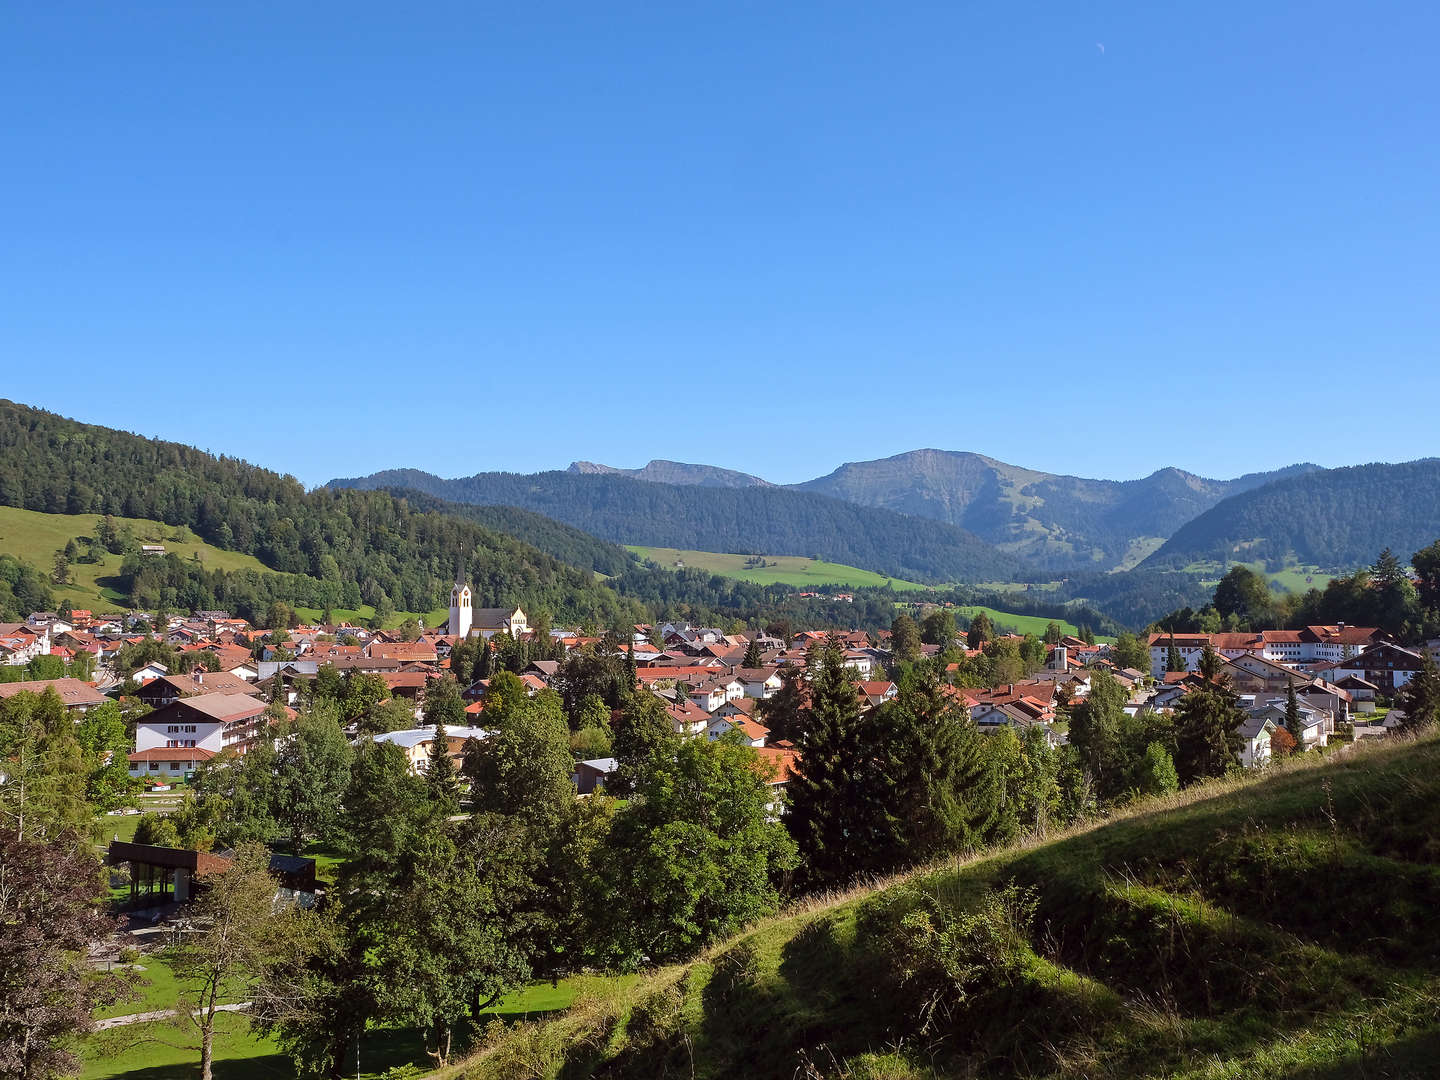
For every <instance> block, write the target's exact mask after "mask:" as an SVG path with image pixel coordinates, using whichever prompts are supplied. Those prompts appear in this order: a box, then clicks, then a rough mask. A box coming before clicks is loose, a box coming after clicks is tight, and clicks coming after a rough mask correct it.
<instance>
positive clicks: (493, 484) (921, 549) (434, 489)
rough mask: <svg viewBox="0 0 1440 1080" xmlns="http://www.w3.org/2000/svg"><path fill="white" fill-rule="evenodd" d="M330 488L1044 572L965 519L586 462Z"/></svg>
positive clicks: (892, 565) (591, 527)
mask: <svg viewBox="0 0 1440 1080" xmlns="http://www.w3.org/2000/svg"><path fill="white" fill-rule="evenodd" d="M330 486H331V487H339V488H346V487H349V488H384V489H391V490H393V489H401V488H405V489H410V490H415V491H422V492H424V493H426V494H428V495H433V496H435V497H437V498H440V499H445V500H447V501H449V502H455V503H476V504H481V505H492V504H499V505H504V506H518V507H521V508H522V509H525V510H531V511H534V512H535V513H538V514H544V515H545V516H546V517H550V518H554V519H555V520H557V521H562V522H564V523H565V524H567V525H572V526H574V527H575V528H577V529H583V530H584V531H585V532H587V533H590V534H591V535H592V536H598V537H600V538H601V539H603V540H609V541H612V542H615V543H625V544H642V545H647V546H652V547H673V548H681V549H686V550H698V551H723V552H732V553H739V554H756V555H804V556H813V557H818V558H820V559H823V560H825V561H828V562H836V563H843V564H845V565H846V566H858V567H860V568H861V569H864V570H873V571H875V572H876V573H879V574H885V575H888V576H891V577H897V578H904V579H906V580H909V581H920V582H925V583H934V584H939V583H945V582H986V581H1014V580H1022V581H1024V580H1032V579H1033V578H1034V570H1033V568H1032V567H1030V566H1028V565H1027V564H1026V563H1025V562H1024V560H1022V559H1019V558H1017V557H1015V556H1014V555H1008V554H1006V553H1004V552H1002V551H999V550H997V549H996V548H995V547H994V546H992V545H990V544H987V543H986V542H985V541H983V540H981V539H980V538H979V537H977V536H975V535H974V534H973V533H971V532H969V531H967V530H965V529H962V528H958V527H956V526H954V525H949V524H946V523H944V522H939V521H929V520H926V519H924V518H915V517H907V516H905V515H903V514H897V513H895V512H893V511H890V510H885V509H882V508H878V507H866V506H857V505H855V504H854V503H848V502H843V501H841V500H839V499H831V498H827V497H825V496H823V495H815V494H811V493H810V492H805V491H794V490H791V489H789V488H783V487H775V486H773V485H767V486H765V487H757V486H753V485H752V486H749V487H704V486H701V485H697V484H665V483H658V482H655V481H647V480H637V479H634V478H633V477H630V476H625V475H620V474H617V473H611V472H600V473H585V472H576V471H566V472H542V473H533V474H529V475H522V474H517V473H493V472H492V473H477V474H476V475H474V476H465V477H458V478H456V479H453V480H446V479H442V478H441V477H438V476H434V475H432V474H430V473H426V472H421V471H419V470H417V469H391V470H387V471H385V472H378V473H373V474H372V475H370V476H363V477H356V478H352V479H340V480H332V481H331V482H330Z"/></svg>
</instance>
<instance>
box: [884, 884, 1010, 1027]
mask: <svg viewBox="0 0 1440 1080" xmlns="http://www.w3.org/2000/svg"><path fill="white" fill-rule="evenodd" d="M1035 909H1036V898H1035V892H1034V890H1033V889H1028V888H1021V887H1020V886H1018V885H1015V884H1013V883H1012V884H1009V885H1006V886H1004V887H1003V888H999V889H990V890H988V891H987V892H986V893H985V895H984V896H983V897H982V898H981V900H980V903H979V904H978V905H977V906H976V907H975V908H974V909H973V910H953V909H950V908H948V907H946V906H945V905H944V904H942V903H941V902H940V899H939V898H938V897H937V896H936V895H935V894H934V893H931V892H927V891H924V890H921V889H918V888H913V887H911V888H901V889H892V890H889V891H888V892H887V893H883V894H881V896H880V897H877V903H875V904H874V905H872V906H871V909H870V911H868V912H867V913H866V914H865V915H864V916H862V917H863V918H865V919H866V921H867V922H868V923H870V926H869V927H868V929H870V930H871V932H874V931H879V933H878V936H877V940H878V941H879V942H880V944H881V948H882V959H883V960H884V962H885V967H886V968H887V969H888V971H887V972H886V974H887V975H888V977H889V980H890V981H892V982H893V983H894V984H895V986H894V989H895V991H896V992H897V994H900V993H903V994H904V995H905V996H906V997H907V998H909V999H910V1000H914V1001H918V1002H919V1003H920V1009H919V1013H918V1016H917V1017H916V1020H917V1021H918V1030H919V1031H920V1033H922V1034H925V1033H928V1032H930V1031H932V1030H934V1029H935V1028H936V1027H937V1026H938V1025H940V1024H948V1023H949V1022H950V1021H951V1020H952V1019H953V1018H954V1016H955V1014H956V1013H957V1012H958V1011H960V1010H961V1009H963V1008H965V1007H966V1006H968V1005H970V1004H971V1003H973V1002H974V1001H975V1000H976V999H978V998H981V997H983V996H985V995H986V994H989V993H991V992H993V991H996V990H1000V989H1002V988H1008V987H1012V986H1014V985H1015V984H1016V983H1017V982H1019V981H1020V980H1021V979H1022V977H1023V976H1024V975H1025V973H1026V972H1027V971H1029V969H1030V966H1031V961H1032V958H1033V956H1034V953H1033V952H1032V950H1031V948H1030V942H1029V936H1028V934H1029V930H1030V926H1031V923H1032V922H1033V921H1034V918H1035ZM877 924H878V925H877Z"/></svg>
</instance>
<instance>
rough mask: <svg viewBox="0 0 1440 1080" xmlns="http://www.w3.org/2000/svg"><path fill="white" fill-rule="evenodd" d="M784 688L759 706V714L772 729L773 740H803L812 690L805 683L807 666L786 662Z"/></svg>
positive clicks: (762, 720)
mask: <svg viewBox="0 0 1440 1080" xmlns="http://www.w3.org/2000/svg"><path fill="white" fill-rule="evenodd" d="M779 674H780V689H779V690H777V691H776V692H775V693H774V694H772V695H771V696H770V697H768V698H763V699H762V700H761V701H759V702H758V703H757V704H756V706H755V717H756V719H758V720H759V721H760V722H761V723H762V724H764V725H765V726H766V727H768V728H769V729H770V739H769V741H770V742H772V743H777V742H781V741H782V740H786V739H788V740H789V741H791V742H797V741H798V740H799V736H800V733H801V732H802V731H804V730H805V728H806V727H807V726H808V724H809V717H810V691H809V688H808V687H807V686H806V685H805V669H804V668H803V667H801V666H800V665H799V664H786V665H785V666H784V667H782V668H781V669H780V671H779Z"/></svg>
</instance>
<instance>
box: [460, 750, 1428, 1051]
mask: <svg viewBox="0 0 1440 1080" xmlns="http://www.w3.org/2000/svg"><path fill="white" fill-rule="evenodd" d="M1437 837H1440V741H1437V738H1436V737H1435V736H1433V735H1432V736H1429V737H1427V738H1425V739H1423V740H1421V741H1409V740H1392V741H1390V742H1387V743H1385V744H1382V745H1379V746H1374V747H1365V746H1361V747H1357V748H1356V749H1354V750H1351V751H1345V752H1343V753H1337V754H1333V755H1332V756H1329V757H1320V756H1319V755H1306V757H1304V758H1301V759H1299V760H1298V761H1295V762H1293V763H1289V764H1286V765H1283V766H1280V767H1278V768H1276V769H1275V770H1274V771H1273V772H1272V773H1270V774H1268V775H1264V776H1260V777H1256V776H1253V775H1250V776H1244V777H1237V778H1235V779H1230V780H1225V781H1219V782H1214V783H1211V784H1207V785H1203V786H1201V787H1197V788H1193V789H1190V790H1188V791H1186V792H1183V793H1181V794H1179V795H1175V796H1170V797H1165V798H1160V799H1155V800H1148V801H1146V802H1144V803H1141V804H1139V805H1137V806H1136V807H1134V808H1132V809H1130V810H1127V811H1123V812H1120V813H1118V814H1116V815H1115V816H1114V818H1112V820H1110V821H1109V822H1108V823H1104V824H1098V825H1090V826H1085V827H1081V828H1078V829H1076V830H1074V831H1072V832H1070V833H1068V834H1065V835H1061V836H1059V837H1057V838H1053V839H1050V840H1048V841H1042V842H1030V843H1027V844H1022V845H1019V846H1017V847H1015V848H1012V849H1009V850H1005V851H1002V852H999V853H996V854H991V855H988V856H984V857H979V858H963V857H962V858H960V859H958V860H955V861H953V862H951V863H948V864H944V865H939V866H935V867H932V868H929V869H927V870H925V871H921V872H919V873H916V874H913V875H909V876H905V877H901V878H898V879H895V880H892V881H890V882H887V883H884V884H883V885H882V886H881V887H879V888H873V887H871V888H859V889H856V890H853V891H852V892H850V893H847V894H844V895H840V896H835V897H829V898H824V899H821V900H819V901H817V902H815V903H813V904H811V905H808V906H803V907H800V908H798V909H796V910H793V911H792V912H790V913H788V914H786V915H782V916H781V917H779V918H776V919H773V920H768V921H766V922H763V923H761V924H759V925H758V926H756V927H755V928H754V929H752V930H751V931H749V932H746V933H744V934H742V935H740V936H738V937H736V938H733V939H731V940H729V941H727V942H724V943H722V944H721V945H719V946H717V947H715V948H714V949H712V950H710V951H709V952H707V953H706V954H704V955H703V956H702V957H700V958H699V959H698V960H696V961H694V962H693V963H690V964H687V965H679V966H675V967H670V968H666V969H663V970H660V971H657V972H654V973H652V974H651V975H650V976H649V977H648V978H647V979H645V980H643V981H641V982H639V983H636V984H635V985H633V986H632V987H630V988H628V989H625V988H615V987H610V988H605V989H604V992H600V993H597V994H596V995H595V996H594V997H592V998H590V999H589V1000H584V1001H581V1002H579V1003H577V1004H576V1005H575V1006H574V1007H573V1008H572V1009H571V1010H570V1011H569V1012H567V1013H565V1014H564V1015H562V1016H560V1017H558V1018H554V1019H551V1020H549V1021H544V1022H539V1023H535V1024H531V1025H527V1026H525V1027H522V1028H521V1029H519V1030H517V1031H516V1032H514V1033H512V1034H511V1035H510V1036H508V1037H506V1038H504V1039H501V1040H499V1041H497V1042H494V1043H493V1044H491V1045H490V1046H488V1047H486V1048H484V1049H482V1050H481V1051H480V1052H479V1053H477V1054H476V1055H475V1056H473V1057H472V1058H471V1059H470V1060H469V1061H467V1062H464V1063H462V1064H461V1065H459V1066H458V1067H455V1068H452V1069H449V1070H446V1071H445V1073H444V1074H443V1075H444V1076H446V1077H450V1078H464V1080H498V1078H502V1077H504V1078H511V1077H521V1076H526V1077H547V1078H548V1077H562V1076H563V1077H566V1078H569V1080H576V1078H580V1077H601V1076H604V1077H607V1078H612V1080H619V1078H627V1077H635V1078H641V1077H644V1078H650V1077H657V1076H684V1077H696V1078H700V1080H706V1078H716V1080H719V1078H723V1077H735V1076H745V1077H754V1078H758V1080H791V1078H793V1077H806V1078H820V1077H836V1078H856V1080H858V1078H862V1077H869V1078H876V1080H878V1078H892V1080H900V1078H921V1077H995V1078H997V1080H998V1078H1001V1077H1005V1078H1009V1077H1015V1076H1024V1077H1056V1078H1059V1077H1065V1078H1076V1080H1078V1078H1082V1077H1083V1078H1086V1080H1101V1078H1109V1080H1121V1078H1127V1080H1128V1078H1131V1077H1154V1078H1157V1080H1158V1078H1160V1077H1166V1078H1190V1080H1221V1078H1234V1080H1240V1078H1245V1080H1257V1078H1258V1080H1282V1078H1284V1080H1348V1078H1355V1080H1361V1078H1380V1077H1389V1078H1402V1077H1414V1078H1417V1080H1418V1078H1420V1077H1429V1076H1434V1075H1435V1072H1434V1066H1435V1062H1436V1061H1440V936H1437V935H1436V934H1435V925H1434V911H1435V910H1436V907H1437V904H1440V841H1437Z"/></svg>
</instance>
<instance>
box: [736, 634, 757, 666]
mask: <svg viewBox="0 0 1440 1080" xmlns="http://www.w3.org/2000/svg"><path fill="white" fill-rule="evenodd" d="M740 666H741V667H747V668H758V667H759V666H760V642H759V640H758V639H757V638H751V639H750V644H749V645H747V646H745V659H744V660H742V661H741V662H740Z"/></svg>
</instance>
